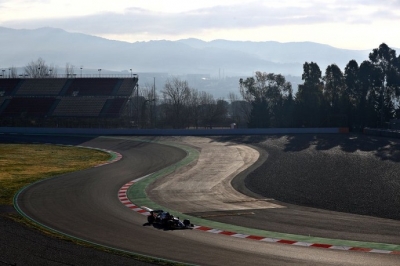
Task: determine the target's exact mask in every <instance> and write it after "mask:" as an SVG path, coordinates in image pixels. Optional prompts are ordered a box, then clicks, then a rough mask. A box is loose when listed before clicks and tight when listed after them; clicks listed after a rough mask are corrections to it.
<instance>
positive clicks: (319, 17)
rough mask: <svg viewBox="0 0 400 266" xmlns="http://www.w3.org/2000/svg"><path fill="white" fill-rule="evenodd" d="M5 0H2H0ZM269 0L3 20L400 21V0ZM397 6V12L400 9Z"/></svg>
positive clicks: (177, 27)
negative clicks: (181, 9)
mask: <svg viewBox="0 0 400 266" xmlns="http://www.w3.org/2000/svg"><path fill="white" fill-rule="evenodd" d="M0 3H1V0H0ZM267 3H268V2H266V1H254V2H251V3H245V4H236V5H228V6H227V5H224V6H222V5H219V6H213V7H208V8H202V9H195V10H190V11H186V12H181V13H167V12H156V11H150V10H146V9H143V8H138V7H128V8H126V9H125V10H124V12H121V13H116V12H102V13H97V14H94V15H87V16H74V17H65V18H55V19H54V18H52V19H29V20H10V21H3V23H2V26H5V27H12V28H39V27H48V26H50V27H55V28H62V29H65V30H68V31H76V32H82V33H87V34H95V35H96V34H97V35H106V34H114V35H118V34H147V33H149V34H152V35H157V34H162V35H180V34H193V35H195V34H196V33H199V32H202V31H204V30H215V29H218V30H230V29H248V28H257V27H264V26H289V25H313V24H321V23H349V24H357V23H358V24H368V23H371V22H373V21H376V20H388V19H391V20H399V19H400V13H399V10H400V1H399V0H395V1H393V0H381V1H379V2H377V1H374V0H363V1H362V0H356V1H343V0H331V1H324V2H323V3H321V1H316V0H314V1H288V0H286V1H285V0H282V1H281V2H280V3H278V4H276V5H275V4H274V5H270V4H267ZM396 11H397V13H396Z"/></svg>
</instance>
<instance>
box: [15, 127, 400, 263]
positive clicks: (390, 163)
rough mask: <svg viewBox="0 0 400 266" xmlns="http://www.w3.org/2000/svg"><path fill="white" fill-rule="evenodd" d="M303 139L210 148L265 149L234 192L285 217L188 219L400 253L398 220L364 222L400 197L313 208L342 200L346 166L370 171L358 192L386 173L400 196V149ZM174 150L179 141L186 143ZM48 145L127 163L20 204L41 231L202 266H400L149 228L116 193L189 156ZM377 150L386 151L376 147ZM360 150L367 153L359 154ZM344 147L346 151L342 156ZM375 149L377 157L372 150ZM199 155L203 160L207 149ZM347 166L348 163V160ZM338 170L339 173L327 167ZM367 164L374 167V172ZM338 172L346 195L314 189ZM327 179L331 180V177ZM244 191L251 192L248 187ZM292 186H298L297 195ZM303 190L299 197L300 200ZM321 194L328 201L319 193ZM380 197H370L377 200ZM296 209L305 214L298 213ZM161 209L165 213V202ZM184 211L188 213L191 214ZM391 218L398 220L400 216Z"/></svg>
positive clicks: (123, 141)
mask: <svg viewBox="0 0 400 266" xmlns="http://www.w3.org/2000/svg"><path fill="white" fill-rule="evenodd" d="M339 137H340V138H344V139H345V141H344V142H343V139H342V140H340V139H337V138H339ZM305 138H306V139H299V138H297V139H294V140H293V139H288V138H286V137H274V138H269V137H268V138H261V139H251V138H249V139H246V138H245V139H243V138H242V139H238V138H213V139H211V140H210V141H209V143H212V142H216V143H221V142H222V143H227V144H226V145H227V146H228V145H233V144H232V143H238V142H240V143H247V144H252V145H254V144H257V143H258V144H257V147H258V148H257V150H260V151H261V154H262V156H261V157H260V158H261V159H262V160H263V161H262V162H263V163H262V164H259V166H260V167H259V168H257V169H256V170H255V171H254V172H252V173H250V174H249V176H248V178H247V179H245V177H244V176H241V175H240V174H239V176H238V177H237V178H236V179H234V181H233V186H234V187H236V188H238V189H239V190H241V191H242V192H244V193H246V194H248V196H254V193H253V192H251V191H248V189H246V187H247V188H250V189H252V190H253V191H254V192H257V193H258V195H257V197H258V199H260V200H265V199H267V200H268V201H270V200H271V201H273V202H272V204H276V205H281V206H283V208H265V209H259V208H255V209H247V211H246V212H247V213H254V214H250V215H235V214H234V215H229V213H228V214H225V215H211V214H213V213H214V214H215V210H208V211H205V212H204V211H196V212H189V211H188V210H187V211H186V213H190V214H191V215H197V216H202V217H205V216H207V217H208V218H207V219H215V220H218V221H221V222H224V223H230V224H240V225H242V226H248V227H253V228H260V229H264V230H276V231H278V232H287V233H293V234H302V235H310V236H320V237H328V238H339V239H350V240H359V241H377V242H382V243H392V244H400V243H399V242H400V241H399V231H400V230H399V229H400V222H399V221H398V220H395V219H384V218H371V217H369V216H363V215H358V214H357V213H361V214H365V213H362V212H371V211H373V210H374V209H375V208H376V206H380V208H384V209H385V210H386V209H387V208H389V209H390V208H392V206H393V205H396V204H399V202H398V195H399V194H398V192H397V194H394V195H392V197H391V198H390V197H389V199H388V196H386V197H387V198H385V200H390V199H391V200H392V202H393V203H392V204H387V205H388V206H389V207H387V208H386V207H385V204H386V201H383V202H382V201H380V199H381V193H379V195H378V196H376V200H375V202H377V203H376V204H373V205H372V206H373V208H370V209H368V208H362V207H360V206H363V204H359V203H357V204H355V207H351V208H350V210H348V211H351V212H353V214H346V213H343V212H337V210H339V211H343V209H341V208H344V207H343V206H342V207H340V206H339V205H342V204H344V203H346V204H347V205H348V204H350V205H351V204H352V202H346V201H344V203H343V201H340V202H339V201H338V202H337V203H336V204H332V203H331V205H332V206H330V205H329V204H326V206H328V209H332V208H338V209H335V211H329V210H325V211H322V210H319V209H314V208H312V206H313V205H312V200H313V197H314V198H315V200H317V199H321V198H322V199H324V197H321V194H322V196H324V195H325V194H327V192H326V191H330V190H333V191H336V193H339V192H341V191H343V184H341V182H343V180H346V179H343V178H340V176H341V175H343V176H344V177H346V178H348V177H349V175H346V171H344V170H340V169H342V167H343V166H345V170H346V169H350V168H351V167H356V166H357V167H359V166H360V165H361V167H360V168H359V169H360V171H361V169H364V167H367V168H366V170H365V169H364V170H365V171H364V170H363V171H364V172H362V171H361V172H360V171H359V175H357V172H355V173H352V175H351V176H352V177H353V176H355V180H358V181H357V182H358V184H362V183H363V178H366V179H368V178H369V177H370V176H369V174H371V175H373V176H377V175H378V174H379V173H382V171H383V172H384V173H386V174H383V175H382V174H381V175H380V176H384V177H385V178H384V180H383V181H386V180H389V181H388V183H389V184H390V185H389V189H394V188H396V181H397V185H398V183H399V181H398V180H396V178H394V177H393V174H394V173H398V170H399V163H398V157H397V154H396V152H397V151H396V148H398V144H397V142H396V141H390V142H389V141H388V140H385V139H377V138H369V137H362V139H361V140H360V139H359V140H355V142H351V144H352V145H356V146H357V145H358V147H357V148H353V150H351V151H350V150H346V149H350V146H346V145H347V144H343V143H347V142H346V141H348V140H347V138H348V139H350V138H351V136H347V135H346V136H337V137H335V138H336V139H332V140H329V139H326V138H325V139H324V138H322V139H321V140H318V139H315V138H314V137H312V136H306V137H305ZM368 139H370V140H368ZM28 140H29V139H27V141H28ZM38 141H40V140H38ZM176 141H178V142H180V139H177V140H176ZM364 141H372V144H374V145H375V146H374V145H372V144H371V143H370V144H365V143H364ZM45 142H54V143H66V144H79V145H84V146H90V147H98V148H103V149H109V150H113V151H116V152H119V153H121V154H122V156H123V158H122V160H120V161H118V162H116V163H113V164H109V165H105V166H101V167H98V168H92V169H88V170H85V171H81V172H77V173H71V174H67V175H62V176H58V177H56V178H53V179H50V180H47V181H44V182H40V183H37V184H35V185H33V186H31V187H29V189H26V190H24V191H23V192H22V193H21V194H20V195H19V197H18V204H19V206H20V208H21V209H22V210H23V212H25V213H26V214H27V215H28V216H30V217H32V218H33V219H35V220H36V221H38V222H39V223H41V224H44V225H46V226H48V227H50V228H53V229H55V230H58V231H60V232H63V233H64V234H67V235H70V236H74V237H77V238H81V239H85V240H88V241H91V242H95V243H99V244H102V245H106V246H110V247H114V248H118V249H121V250H126V251H131V252H135V253H140V254H145V255H149V256H155V257H160V258H166V259H169V260H173V261H180V262H186V263H192V264H200V265H250V264H251V265H399V263H400V256H398V255H387V254H376V253H364V252H354V251H353V252H350V251H337V250H326V249H317V248H308V247H299V246H289V245H283V244H276V243H265V242H259V241H254V240H249V239H240V238H233V237H227V236H223V235H218V234H210V233H204V232H201V231H198V230H168V231H165V230H160V229H157V228H153V227H149V226H144V224H145V221H146V220H145V217H144V216H143V215H140V214H138V213H136V212H133V211H131V210H130V209H129V208H126V207H125V206H124V205H122V204H121V202H120V201H119V200H118V197H117V194H118V190H119V189H120V188H121V187H122V186H123V185H124V184H125V183H127V182H129V181H131V180H134V179H136V178H138V177H142V176H145V175H147V174H150V173H152V172H155V171H157V170H160V169H163V168H165V167H167V166H169V165H171V164H173V163H175V162H177V161H179V160H180V159H182V158H183V157H184V156H185V153H184V152H183V151H182V150H180V149H178V148H174V147H171V146H165V145H160V144H156V143H147V142H138V141H135V140H134V139H133V138H130V137H125V138H123V137H122V138H107V137H99V138H94V139H90V138H88V139H85V140H82V139H79V140H76V139H70V138H65V139H64V138H60V139H49V138H48V137H47V138H46V141H45ZM378 142H381V143H382V144H377V143H378ZM360 143H364V144H363V145H367V146H362V147H361V146H360ZM322 144H324V146H323V148H321V147H322V146H321V145H322ZM349 145H350V144H349ZM368 145H372V146H368ZM344 146H345V148H343V147H344ZM318 147H319V149H318ZM316 148H317V149H316ZM373 148H377V149H375V150H373ZM379 148H382V149H381V151H378V150H379ZM369 149H370V150H369ZM199 150H200V152H201V148H200V149H199ZM317 153H318V154H317ZM310 156H311V157H310ZM349 156H350V157H351V160H350V159H349ZM341 157H343V160H342V161H341V159H340V158H341ZM310 158H311V159H310ZM319 158H322V159H319ZM365 158H367V159H365ZM396 158H397V159H396ZM314 159H315V160H314ZM320 160H321V161H320ZM331 162H332V164H330V163H331ZM370 164H372V165H371V166H368V165H370ZM382 164H383V165H384V167H383V168H382ZM377 167H378V169H380V170H381V171H375V172H374V171H373V170H374V169H376V168H377ZM325 170H327V171H325ZM334 171H338V172H339V174H338V175H336V177H337V179H336V182H335V184H339V188H341V189H338V188H334V187H332V184H329V183H328V184H327V183H323V184H319V183H318V182H317V183H315V179H316V178H317V177H319V176H321V174H324V173H326V172H328V173H335V172H334ZM390 173H391V174H390ZM310 177H311V179H310ZM327 177H332V175H331V174H328V175H327ZM390 177H391V178H390ZM299 178H300V181H301V182H303V186H299V184H301V182H300V181H299ZM312 178H314V180H313V179H312ZM388 178H389V179H388ZM307 179H308V180H307ZM324 179H325V180H327V179H326V177H325V178H324ZM280 181H281V182H280ZM311 181H314V182H311ZM296 182H297V185H296V186H295V185H294V184H296ZM309 182H311V187H312V188H314V189H311V190H310V191H307V190H305V191H304V189H305V188H307V187H309V186H308V185H307V186H306V185H304V184H309V185H310V183H309ZM325 182H326V181H325ZM371 182H372V181H371ZM374 182H378V180H375V179H374ZM243 183H245V184H246V186H243ZM163 184H167V183H162V181H159V182H158V185H163ZM288 184H292V186H291V185H288ZM199 185H201V184H199ZM270 185H271V186H270ZM316 185H325V186H330V187H331V189H315V186H316ZM356 185H357V183H356V184H352V186H356ZM382 186H383V187H382ZM382 186H381V187H378V188H377V189H376V191H380V189H379V188H384V191H383V192H385V193H387V191H388V190H387V189H385V186H384V185H382ZM286 189H287V193H286ZM353 189H354V187H353ZM374 189H375V188H374V187H373V188H372V189H371V188H370V189H369V190H368V189H367V190H368V191H374ZM296 190H298V191H297V192H296ZM348 190H349V191H350V192H346V193H342V197H347V196H348V195H350V194H356V195H357V193H351V188H348ZM318 191H319V192H321V193H320V194H319V193H317V192H318ZM363 191H366V190H363ZM303 192H306V194H305V195H306V196H305V197H306V199H302V198H301V196H300V195H301V194H303V195H304V193H303ZM318 195H320V196H319V198H316V197H317V196H318ZM329 195H330V194H329ZM153 196H154V197H155V198H153V200H154V201H156V202H157V201H160V198H157V197H156V196H157V195H153ZM374 196H375V195H372V197H374ZM396 196H397V198H396ZM336 198H340V197H339V196H338V197H336ZM366 198H367V197H366ZM276 199H279V200H276ZM300 199H302V201H301V200H300ZM332 199H335V197H328V198H327V199H326V201H327V202H328V203H329V202H330V200H332ZM396 200H397V202H396ZM283 201H286V203H283ZM298 201H299V204H301V205H302V206H296V205H294V204H295V203H296V202H298ZM310 202H311V203H310ZM157 203H159V204H160V205H162V202H157ZM166 204H168V203H166ZM176 204H177V206H176V209H180V208H183V207H182V206H179V202H177V203H176ZM318 204H321V202H319V203H318ZM346 204H345V205H346ZM185 206H186V207H187V205H185ZM320 206H321V205H320ZM335 206H336V207H335ZM186 207H185V208H186ZM224 211H228V212H229V211H231V210H222V212H224ZM234 211H235V210H234ZM218 213H221V210H218ZM387 213H390V212H387V211H382V212H379V211H375V212H373V213H371V214H374V215H375V216H376V215H377V214H382V215H383V217H387ZM382 215H381V216H382ZM392 215H398V210H397V213H393V214H392ZM390 218H396V217H395V216H394V217H390ZM82 265H83V264H82Z"/></svg>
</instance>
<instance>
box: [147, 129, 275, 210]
mask: <svg viewBox="0 0 400 266" xmlns="http://www.w3.org/2000/svg"><path fill="white" fill-rule="evenodd" d="M176 140H178V141H179V142H181V143H182V144H187V145H190V146H194V147H196V148H197V149H199V150H200V154H199V158H198V160H197V161H196V162H195V163H192V164H191V165H189V166H188V167H185V168H184V169H181V170H178V171H175V172H174V173H172V174H170V175H168V176H166V177H164V178H161V179H159V180H157V181H156V182H154V183H153V184H151V185H150V186H149V188H148V189H147V193H148V196H149V197H150V198H151V199H153V200H154V201H156V202H159V203H162V205H163V206H165V207H168V208H171V209H174V210H176V211H179V212H182V213H185V212H209V211H229V210H245V209H265V208H282V207H283V206H280V205H277V204H275V203H271V202H268V201H265V200H257V199H254V198H251V197H248V196H246V195H244V194H242V193H240V192H238V191H236V190H235V189H234V188H233V187H232V185H231V181H232V179H233V178H234V177H235V176H236V175H237V174H239V173H240V172H242V171H243V170H245V169H247V168H248V167H250V166H251V165H252V164H254V163H255V162H256V161H257V160H258V158H259V156H260V155H259V152H258V151H257V150H255V149H253V148H251V147H248V146H245V145H238V144H235V143H229V142H225V143H221V142H217V141H214V140H212V139H210V138H195V137H182V138H179V139H176Z"/></svg>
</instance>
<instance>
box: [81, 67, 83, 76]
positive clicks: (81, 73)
mask: <svg viewBox="0 0 400 266" xmlns="http://www.w3.org/2000/svg"><path fill="white" fill-rule="evenodd" d="M82 68H83V67H81V77H82Z"/></svg>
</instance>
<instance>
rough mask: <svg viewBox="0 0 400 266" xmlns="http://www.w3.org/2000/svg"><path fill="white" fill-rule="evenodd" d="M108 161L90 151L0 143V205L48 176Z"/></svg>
mask: <svg viewBox="0 0 400 266" xmlns="http://www.w3.org/2000/svg"><path fill="white" fill-rule="evenodd" d="M108 159H110V154H108V153H106V152H103V151H99V150H92V149H85V148H76V147H68V146H56V145H45V144H0V169H1V171H0V205H12V203H13V197H14V194H16V193H17V192H18V190H20V189H21V188H23V187H24V186H26V185H28V184H31V183H33V182H36V181H38V180H41V179H45V178H48V177H51V176H55V175H60V174H64V173H69V172H74V171H79V170H83V169H86V168H90V167H93V166H95V165H98V164H100V163H102V162H105V161H107V160H108Z"/></svg>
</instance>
